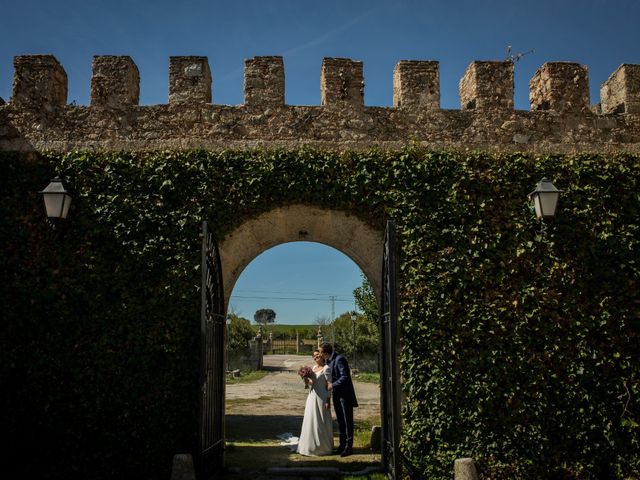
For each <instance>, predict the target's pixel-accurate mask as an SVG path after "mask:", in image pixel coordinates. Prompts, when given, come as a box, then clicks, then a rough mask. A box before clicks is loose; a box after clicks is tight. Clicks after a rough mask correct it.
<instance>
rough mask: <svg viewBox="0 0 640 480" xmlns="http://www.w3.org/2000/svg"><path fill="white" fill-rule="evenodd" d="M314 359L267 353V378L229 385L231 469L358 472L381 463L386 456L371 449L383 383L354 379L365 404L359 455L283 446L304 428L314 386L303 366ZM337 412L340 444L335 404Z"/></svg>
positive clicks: (357, 414)
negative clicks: (311, 453)
mask: <svg viewBox="0 0 640 480" xmlns="http://www.w3.org/2000/svg"><path fill="white" fill-rule="evenodd" d="M310 364H311V358H307V357H301V356H296V355H267V356H265V357H264V365H265V370H268V371H269V374H268V375H267V376H266V377H264V378H262V379H260V380H257V381H255V382H251V383H238V384H230V385H227V387H226V437H227V442H228V447H227V450H226V458H225V465H226V467H227V469H228V471H229V472H230V473H231V474H234V473H235V475H239V476H238V477H237V478H241V477H242V476H243V475H246V474H248V473H249V472H267V471H269V469H276V468H297V469H305V468H308V467H313V468H328V469H339V470H341V471H351V472H354V471H363V469H367V468H375V467H376V466H378V465H379V462H380V456H379V455H378V454H374V453H372V452H371V450H370V449H369V448H368V440H369V431H370V428H371V425H372V424H374V425H379V424H380V387H379V386H378V385H377V384H371V383H360V382H357V381H355V382H354V386H355V389H356V396H357V398H358V403H359V404H360V406H359V407H358V408H356V409H354V421H355V425H356V431H358V430H360V432H361V434H360V435H358V434H357V433H356V444H355V445H354V455H352V456H350V457H346V458H340V457H339V456H337V455H332V456H326V457H304V456H302V455H299V454H296V453H292V452H291V451H290V450H289V448H288V447H286V446H282V445H280V443H281V442H282V440H281V439H279V438H278V435H281V434H287V433H289V434H292V435H294V436H296V437H297V436H298V435H299V433H300V428H301V426H302V417H303V414H304V405H305V401H306V397H307V394H308V390H305V388H304V385H303V383H302V381H301V380H300V377H299V376H298V375H297V371H298V368H300V366H302V365H310ZM332 414H333V418H334V435H335V439H334V444H335V445H336V446H337V444H338V439H337V435H338V426H337V422H335V412H333V408H332ZM363 430H366V432H363ZM358 437H360V438H358ZM365 442H366V443H365ZM229 478H234V476H233V475H231V476H229ZM325 478H329V477H328V476H327V477H325Z"/></svg>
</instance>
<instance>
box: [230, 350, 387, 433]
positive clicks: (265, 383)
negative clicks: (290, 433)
mask: <svg viewBox="0 0 640 480" xmlns="http://www.w3.org/2000/svg"><path fill="white" fill-rule="evenodd" d="M264 363H265V369H266V370H269V371H270V372H269V375H267V376H266V377H264V378H262V379H260V380H257V381H255V382H251V383H237V384H232V385H227V394H226V399H227V403H229V405H230V407H231V408H229V409H227V410H228V413H233V414H240V415H246V414H251V415H265V414H266V415H299V416H302V415H303V414H304V404H305V401H306V398H307V394H308V390H305V388H304V385H303V383H302V380H300V377H299V376H298V374H297V371H298V368H300V366H302V365H305V364H310V363H311V362H310V358H307V357H301V356H295V355H289V356H287V355H267V356H265V358H264ZM354 387H355V389H356V396H357V398H358V403H359V404H360V406H359V407H358V408H356V409H354V418H355V421H356V422H357V421H358V419H365V418H366V419H368V418H371V417H375V416H376V415H380V387H379V385H377V384H373V383H360V382H358V381H355V382H354ZM259 399H261V400H259ZM243 400H247V401H246V402H244V401H243ZM258 400H259V401H258ZM229 410H231V411H229Z"/></svg>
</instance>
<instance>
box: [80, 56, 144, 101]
mask: <svg viewBox="0 0 640 480" xmlns="http://www.w3.org/2000/svg"><path fill="white" fill-rule="evenodd" d="M139 99H140V73H139V72H138V67H137V66H136V64H135V63H133V60H132V59H131V57H129V56H113V55H103V56H98V55H96V56H94V57H93V75H92V77H91V106H92V107H110V108H121V107H128V106H131V105H138V101H139Z"/></svg>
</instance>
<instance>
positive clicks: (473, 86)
mask: <svg viewBox="0 0 640 480" xmlns="http://www.w3.org/2000/svg"><path fill="white" fill-rule="evenodd" d="M460 106H461V108H462V110H513V62H510V61H505V62H503V61H483V62H472V63H471V64H470V65H469V66H468V67H467V70H466V71H465V73H464V75H463V77H462V79H460Z"/></svg>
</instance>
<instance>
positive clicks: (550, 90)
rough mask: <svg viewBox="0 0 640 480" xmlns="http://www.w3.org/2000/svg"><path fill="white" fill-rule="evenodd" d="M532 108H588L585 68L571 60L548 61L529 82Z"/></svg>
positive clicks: (561, 109) (533, 109)
mask: <svg viewBox="0 0 640 480" xmlns="http://www.w3.org/2000/svg"><path fill="white" fill-rule="evenodd" d="M529 100H530V102H531V110H532V111H538V110H550V111H553V112H585V111H589V74H588V70H587V67H586V66H584V65H580V64H578V63H572V62H547V63H545V64H544V65H542V67H540V68H539V69H538V70H537V71H536V73H535V74H534V76H533V78H532V79H531V81H530V82H529Z"/></svg>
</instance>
